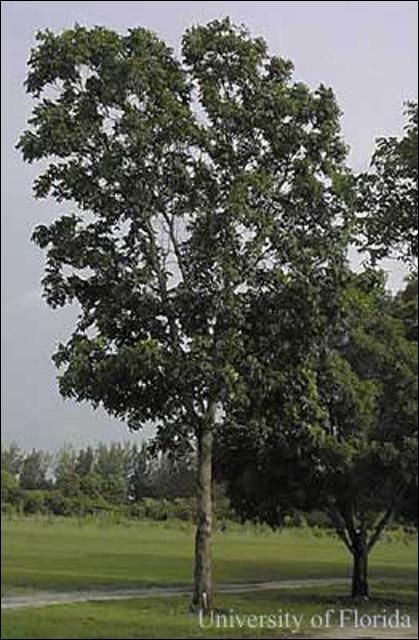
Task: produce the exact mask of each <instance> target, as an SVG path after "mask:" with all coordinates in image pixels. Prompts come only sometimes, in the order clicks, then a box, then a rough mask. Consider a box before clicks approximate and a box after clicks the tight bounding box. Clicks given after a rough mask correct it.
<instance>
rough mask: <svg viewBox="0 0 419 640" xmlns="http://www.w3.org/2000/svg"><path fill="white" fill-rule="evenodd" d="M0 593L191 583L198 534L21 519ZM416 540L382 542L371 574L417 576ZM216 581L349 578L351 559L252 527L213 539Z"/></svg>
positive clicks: (7, 534)
mask: <svg viewBox="0 0 419 640" xmlns="http://www.w3.org/2000/svg"><path fill="white" fill-rule="evenodd" d="M2 542H3V544H2V549H3V562H2V589H3V593H5V592H11V591H16V590H32V589H34V590H72V589H88V588H98V587H100V588H116V587H119V588H126V587H128V588H129V587H131V588H134V587H139V586H147V585H150V586H151V585H169V584H170V585H174V584H189V583H190V580H191V572H192V550H193V529H192V528H191V527H189V526H186V525H179V524H176V523H168V525H167V526H164V525H159V524H155V523H146V522H142V523H129V524H103V523H102V524H101V523H100V522H90V521H77V520H68V519H62V520H58V519H55V520H46V519H45V520H42V519H17V520H5V521H4V522H3V525H2ZM416 558H417V544H416V542H415V541H414V540H410V541H406V540H405V541H404V542H403V541H399V542H384V543H381V544H380V545H379V546H377V548H376V551H375V552H374V553H373V555H372V559H371V576H372V577H382V576H389V577H393V578H400V579H408V580H409V579H414V578H415V576H416V566H417V565H416ZM214 559H215V578H216V581H217V582H241V581H255V580H281V579H292V578H320V577H345V576H349V575H350V558H349V555H348V553H347V551H346V550H345V549H344V547H343V545H342V544H341V543H340V541H339V540H337V539H336V538H334V537H332V536H330V535H321V536H315V535H313V533H312V532H310V531H309V530H308V531H307V530H286V531H284V532H282V533H275V532H269V531H265V532H260V533H257V532H256V531H255V529H254V528H248V529H241V528H239V527H236V528H235V529H233V530H231V531H229V532H227V533H218V534H216V535H215V538H214Z"/></svg>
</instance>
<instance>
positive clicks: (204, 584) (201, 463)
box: [192, 407, 215, 611]
mask: <svg viewBox="0 0 419 640" xmlns="http://www.w3.org/2000/svg"><path fill="white" fill-rule="evenodd" d="M214 411H215V407H214V408H211V410H210V411H209V419H208V421H207V422H206V423H205V424H204V426H203V427H202V430H201V432H200V433H199V435H198V471H197V530H196V538H195V570H194V594H193V601H192V604H193V607H194V608H195V609H201V610H203V611H210V610H211V609H212V600H213V586H212V559H211V533H212V449H213V431H212V428H213V415H214Z"/></svg>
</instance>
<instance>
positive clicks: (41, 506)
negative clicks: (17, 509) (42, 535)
mask: <svg viewBox="0 0 419 640" xmlns="http://www.w3.org/2000/svg"><path fill="white" fill-rule="evenodd" d="M46 498H47V492H45V491H42V490H41V489H26V490H25V491H23V495H22V503H23V513H24V514H25V515H33V514H36V513H47V510H48V509H47V504H46Z"/></svg>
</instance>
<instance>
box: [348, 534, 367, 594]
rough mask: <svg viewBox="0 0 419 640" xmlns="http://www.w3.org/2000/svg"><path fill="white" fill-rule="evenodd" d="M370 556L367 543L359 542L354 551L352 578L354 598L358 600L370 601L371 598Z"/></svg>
mask: <svg viewBox="0 0 419 640" xmlns="http://www.w3.org/2000/svg"><path fill="white" fill-rule="evenodd" d="M368 555H369V550H368V546H367V544H366V542H365V541H363V540H358V541H357V543H356V545H355V546H354V551H353V559H354V567H353V576H352V597H353V598H356V599H362V600H368V599H369V596H370V591H369V584H368Z"/></svg>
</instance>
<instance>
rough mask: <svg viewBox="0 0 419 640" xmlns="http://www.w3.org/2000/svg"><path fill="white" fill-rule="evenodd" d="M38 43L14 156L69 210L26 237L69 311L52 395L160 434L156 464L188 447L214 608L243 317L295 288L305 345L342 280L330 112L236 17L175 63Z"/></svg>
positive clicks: (334, 114)
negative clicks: (274, 294)
mask: <svg viewBox="0 0 419 640" xmlns="http://www.w3.org/2000/svg"><path fill="white" fill-rule="evenodd" d="M37 39H38V44H37V46H36V47H35V48H34V50H33V52H32V55H31V57H30V61H29V73H28V77H27V80H26V88H27V91H28V92H29V93H30V94H31V95H32V96H33V97H34V98H35V99H36V100H37V104H36V106H35V107H34V110H33V115H32V118H31V120H30V126H29V128H28V130H27V131H26V132H25V133H24V134H23V135H22V137H21V139H20V141H19V148H20V149H21V150H22V153H23V156H24V158H25V160H27V161H29V162H32V161H35V160H42V161H43V163H44V165H46V169H45V170H44V171H43V173H42V175H40V177H39V178H38V179H37V180H36V182H35V187H34V189H35V196H36V197H38V198H44V197H50V196H52V197H53V198H55V199H56V200H57V201H58V202H59V203H63V206H64V203H66V205H65V206H66V209H65V210H64V211H63V213H62V215H61V216H60V217H58V218H57V219H56V220H55V221H54V222H52V223H51V224H49V225H41V226H39V227H37V229H36V230H35V233H34V239H35V241H36V242H37V244H38V245H39V246H40V247H41V248H42V249H44V250H45V251H46V259H47V264H46V275H45V278H44V280H43V283H44V291H45V297H46V300H47V302H48V304H49V305H51V306H52V307H62V306H64V305H67V304H71V303H73V302H77V303H78V320H77V323H76V326H75V328H74V331H73V333H72V335H71V337H70V339H69V340H68V342H67V343H66V344H60V345H59V347H58V349H57V352H56V354H55V356H54V360H55V363H56V365H57V366H58V367H59V368H60V390H61V393H62V394H63V395H64V396H66V397H70V398H74V399H76V400H77V401H88V402H90V403H92V404H93V406H99V405H101V406H103V407H104V408H105V410H106V411H107V412H108V413H110V414H112V415H114V416H117V417H118V418H121V419H123V420H126V421H127V423H128V425H129V427H130V428H132V429H138V428H140V427H142V426H143V425H144V424H146V423H149V422H150V421H151V422H153V423H154V425H155V427H156V430H157V438H158V442H159V445H160V446H161V447H162V448H172V449H179V450H182V449H183V450H184V449H185V448H187V447H190V446H191V443H192V446H194V447H195V448H196V451H197V459H198V463H197V469H198V471H197V505H198V508H197V534H196V552H195V577H194V581H195V589H194V598H193V599H194V604H195V605H196V606H197V607H203V608H210V607H211V605H212V590H213V587H212V577H211V554H210V539H211V517H212V505H211V480H212V451H213V438H214V431H215V426H216V425H217V426H219V425H220V424H223V423H224V421H225V419H226V416H227V412H228V407H229V402H230V400H231V398H232V397H234V396H236V395H239V394H240V393H241V391H243V389H244V388H245V386H246V385H244V384H242V381H241V373H240V372H241V367H240V364H241V363H242V362H243V361H244V360H245V358H246V348H245V344H244V340H243V325H244V324H245V323H246V322H248V317H249V314H250V316H251V315H252V314H251V312H250V311H249V309H250V308H251V307H252V306H253V304H254V301H255V300H257V299H258V296H259V293H260V292H263V291H264V290H268V289H275V288H279V289H281V287H282V286H283V283H284V282H285V281H286V282H287V283H289V282H293V283H294V285H293V287H294V288H293V297H292V299H293V300H294V302H295V303H296V305H297V310H298V305H299V306H301V308H304V316H303V317H304V318H305V319H307V321H308V327H307V337H308V336H310V335H314V334H315V332H312V331H311V327H314V326H316V318H318V316H319V315H320V314H321V309H320V308H319V300H320V299H321V298H322V296H323V297H325V296H324V292H325V291H327V292H328V294H327V296H326V297H327V298H330V299H333V292H334V290H335V288H336V287H337V286H338V283H339V278H340V275H339V274H340V269H341V264H342V261H343V255H344V245H345V241H346V238H345V225H346V218H347V202H346V200H347V197H348V193H349V189H348V179H347V176H346V172H345V170H344V167H343V162H344V157H345V147H344V145H343V144H342V141H341V138H340V131H339V109H338V107H337V105H336V102H335V98H334V95H333V93H332V91H331V90H330V89H328V88H326V87H324V86H320V87H319V88H318V89H316V90H310V89H309V88H308V87H306V86H305V85H303V84H301V83H297V82H294V81H293V80H292V65H291V63H290V62H288V61H286V60H283V59H281V58H278V57H270V56H269V55H268V53H267V49H266V45H265V43H264V42H263V41H262V40H261V39H252V38H251V37H250V36H249V34H248V33H247V31H246V30H245V29H243V28H236V27H234V26H233V25H232V24H231V23H230V21H229V20H223V21H215V22H213V23H210V24H209V25H207V26H203V27H194V28H192V29H190V30H188V31H187V32H186V34H185V35H184V38H183V41H182V58H181V61H179V60H177V59H176V58H175V56H174V54H173V52H172V50H171V49H170V48H169V47H168V46H166V44H164V43H163V42H162V41H160V40H159V39H158V38H157V37H156V36H155V35H153V34H152V33H150V32H149V31H147V30H145V29H142V28H136V29H132V30H130V31H129V32H128V34H126V35H119V34H117V33H114V32H112V31H109V30H107V29H104V28H99V27H97V28H94V29H86V28H83V27H80V26H76V27H75V28H74V29H71V30H67V31H64V32H63V33H60V34H54V33H51V32H50V31H45V32H42V33H39V34H38V36H37ZM287 286H288V284H287ZM319 291H320V292H323V293H322V294H320V293H319ZM283 313H284V314H289V315H293V317H297V316H298V312H297V311H295V310H288V309H285V308H284V309H283Z"/></svg>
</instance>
